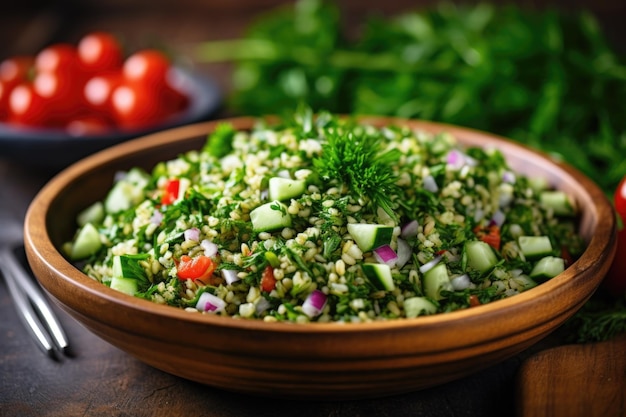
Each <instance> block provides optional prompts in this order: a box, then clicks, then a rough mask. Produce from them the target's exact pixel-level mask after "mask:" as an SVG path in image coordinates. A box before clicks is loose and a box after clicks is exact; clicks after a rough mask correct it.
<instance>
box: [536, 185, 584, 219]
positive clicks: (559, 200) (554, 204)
mask: <svg viewBox="0 0 626 417" xmlns="http://www.w3.org/2000/svg"><path fill="white" fill-rule="evenodd" d="M539 201H540V202H541V205H542V206H543V207H544V208H547V209H552V211H553V212H554V214H556V215H558V216H573V215H574V214H575V213H576V208H575V205H574V202H573V201H572V200H571V199H570V196H569V195H568V194H567V193H566V192H564V191H560V190H556V191H542V192H541V193H540V194H539Z"/></svg>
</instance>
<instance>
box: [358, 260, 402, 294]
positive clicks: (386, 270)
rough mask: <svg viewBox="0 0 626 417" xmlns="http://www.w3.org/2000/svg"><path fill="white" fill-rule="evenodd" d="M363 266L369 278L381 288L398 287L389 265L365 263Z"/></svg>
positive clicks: (391, 289)
mask: <svg viewBox="0 0 626 417" xmlns="http://www.w3.org/2000/svg"><path fill="white" fill-rule="evenodd" d="M361 268H362V269H363V274H365V276H366V277H367V279H369V280H370V282H371V283H372V284H374V286H375V287H376V288H378V289H379V290H385V291H393V290H394V289H395V288H396V286H395V284H394V283H393V278H392V276H391V268H390V267H389V265H387V264H374V263H364V264H363V265H362V266H361Z"/></svg>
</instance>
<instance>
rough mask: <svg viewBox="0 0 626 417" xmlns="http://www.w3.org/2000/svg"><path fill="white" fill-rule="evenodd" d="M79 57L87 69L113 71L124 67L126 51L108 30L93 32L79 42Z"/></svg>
mask: <svg viewBox="0 0 626 417" xmlns="http://www.w3.org/2000/svg"><path fill="white" fill-rule="evenodd" d="M77 50H78V58H79V59H80V61H81V62H82V63H83V65H84V66H85V68H86V69H87V71H90V72H101V71H112V70H117V69H120V68H121V67H122V63H123V61H124V53H123V51H122V46H121V44H120V43H119V42H118V40H117V38H116V37H115V36H114V35H113V34H111V33H108V32H93V33H89V34H87V35H86V36H84V37H83V38H82V39H81V40H80V41H79V42H78V47H77Z"/></svg>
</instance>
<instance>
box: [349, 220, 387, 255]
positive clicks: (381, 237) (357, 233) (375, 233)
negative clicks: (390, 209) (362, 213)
mask: <svg viewBox="0 0 626 417" xmlns="http://www.w3.org/2000/svg"><path fill="white" fill-rule="evenodd" d="M348 233H350V236H352V239H354V241H355V242H356V244H357V246H358V247H359V249H361V251H363V252H369V251H371V250H374V249H376V248H379V247H381V246H383V245H388V244H389V243H391V238H392V236H393V227H391V226H385V225H382V224H369V223H348Z"/></svg>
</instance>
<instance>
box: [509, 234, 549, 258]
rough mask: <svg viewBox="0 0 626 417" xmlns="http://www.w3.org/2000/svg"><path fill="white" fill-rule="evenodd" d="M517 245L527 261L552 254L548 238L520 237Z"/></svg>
mask: <svg viewBox="0 0 626 417" xmlns="http://www.w3.org/2000/svg"><path fill="white" fill-rule="evenodd" d="M517 243H518V245H519V248H520V250H521V251H522V253H523V254H524V256H525V257H526V258H528V259H537V258H541V257H543V256H548V255H550V254H551V253H552V243H550V238H549V237H548V236H520V237H519V238H518V239H517Z"/></svg>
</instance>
